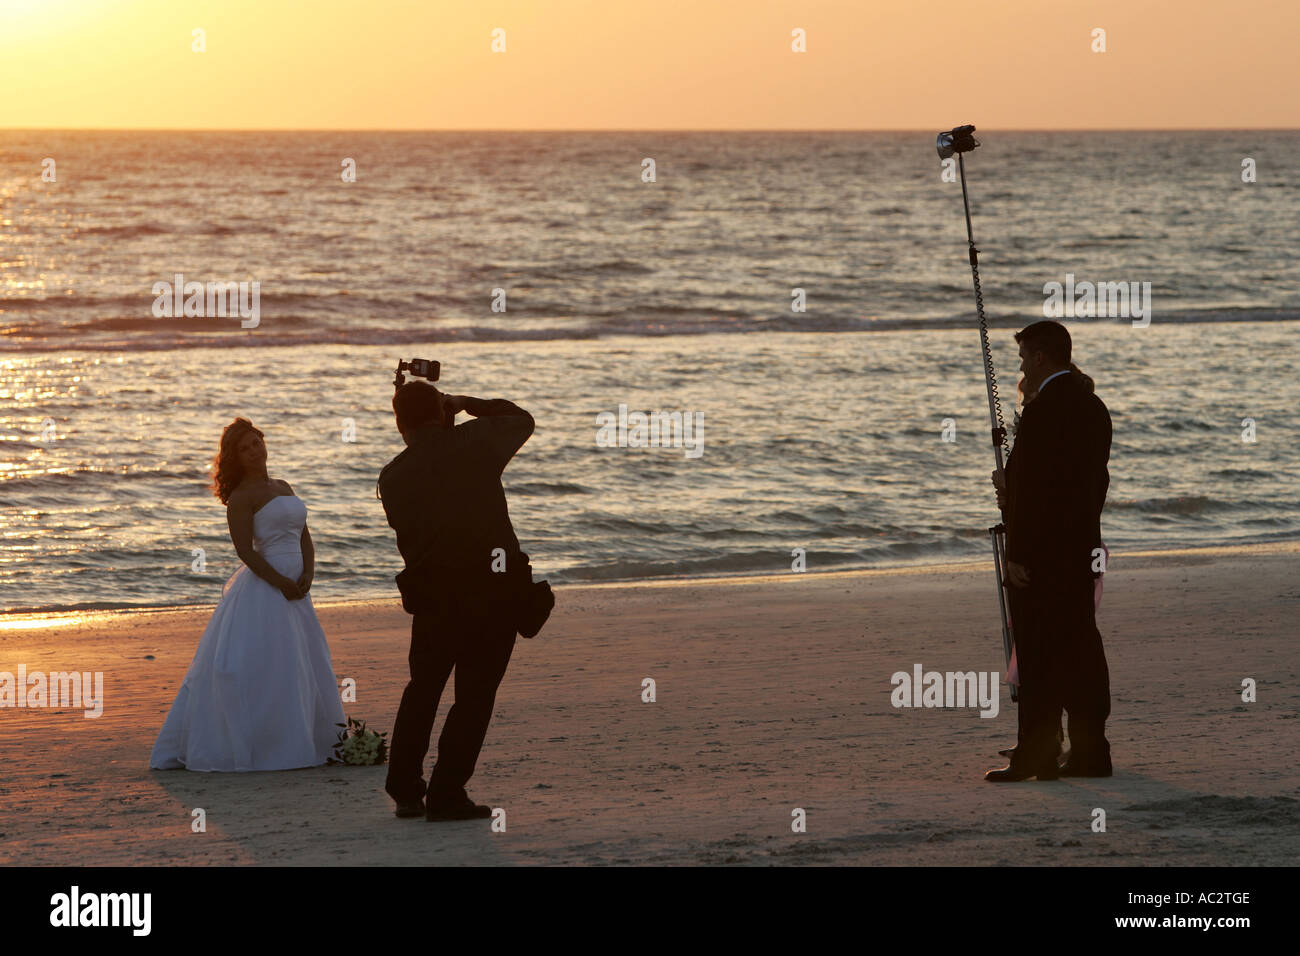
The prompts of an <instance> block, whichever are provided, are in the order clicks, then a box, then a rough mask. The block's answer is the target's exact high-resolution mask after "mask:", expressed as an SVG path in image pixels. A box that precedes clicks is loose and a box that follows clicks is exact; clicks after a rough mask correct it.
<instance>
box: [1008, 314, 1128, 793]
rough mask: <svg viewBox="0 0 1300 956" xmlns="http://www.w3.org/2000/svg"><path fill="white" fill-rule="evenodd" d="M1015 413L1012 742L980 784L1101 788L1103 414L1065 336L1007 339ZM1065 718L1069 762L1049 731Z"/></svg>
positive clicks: (1105, 684)
mask: <svg viewBox="0 0 1300 956" xmlns="http://www.w3.org/2000/svg"><path fill="white" fill-rule="evenodd" d="M1016 341H1017V342H1019V343H1020V370H1021V371H1022V372H1023V373H1024V376H1025V390H1026V392H1030V391H1031V390H1036V391H1037V393H1038V394H1037V395H1036V396H1035V398H1034V400H1033V401H1032V402H1029V403H1028V404H1027V405H1025V410H1024V414H1023V416H1022V417H1021V420H1020V426H1019V429H1018V430H1017V433H1016V444H1015V448H1014V449H1013V450H1012V453H1011V457H1010V459H1009V460H1008V461H1007V468H1006V483H1007V509H1006V511H1005V512H1004V513H1005V514H1006V522H1007V579H1008V581H1009V583H1010V584H1011V586H1012V587H1014V588H1017V589H1018V592H1017V598H1018V600H1017V602H1016V612H1015V616H1014V624H1015V634H1016V659H1017V661H1018V663H1019V668H1020V681H1021V683H1020V708H1019V720H1020V733H1019V741H1018V743H1017V746H1016V748H1015V750H1014V751H1013V752H1012V755H1011V764H1010V766H1008V767H1005V768H1003V769H1001V770H990V771H989V772H988V773H986V774H985V775H984V776H985V779H986V780H991V781H994V782H1014V781H1018V780H1028V779H1029V778H1031V777H1037V778H1038V779H1039V780H1054V779H1056V778H1057V777H1058V776H1066V777H1109V776H1110V775H1111V762H1110V744H1109V742H1108V741H1107V740H1106V718H1107V717H1109V716H1110V672H1109V670H1108V668H1107V666H1106V652H1105V651H1104V650H1103V649H1102V645H1101V634H1100V632H1099V631H1098V630H1097V620H1096V605H1095V603H1094V590H1095V583H1094V582H1095V579H1096V577H1097V574H1098V572H1099V571H1101V570H1104V569H1103V568H1102V567H1100V566H1099V563H1100V560H1101V555H1102V553H1103V552H1102V550H1101V547H1102V546H1101V511H1102V507H1103V506H1104V505H1105V502H1106V489H1107V487H1108V486H1109V484H1110V475H1109V473H1108V472H1107V470H1106V464H1107V461H1108V460H1109V458H1110V441H1111V424H1110V413H1109V412H1108V411H1107V410H1106V406H1105V405H1104V404H1103V403H1102V401H1101V399H1099V398H1097V397H1096V395H1094V394H1092V393H1091V392H1089V391H1088V389H1087V388H1086V386H1085V385H1084V384H1083V383H1082V376H1078V375H1072V374H1071V373H1070V352H1071V342H1070V333H1069V331H1068V330H1067V329H1066V328H1065V326H1064V325H1061V324H1060V323H1059V322H1050V321H1048V322H1035V323H1034V324H1032V325H1030V326H1028V327H1026V328H1024V329H1022V330H1021V331H1019V332H1017V333H1016ZM1062 708H1064V709H1065V711H1066V712H1067V713H1068V714H1069V718H1070V723H1069V733H1070V747H1071V750H1070V756H1069V759H1068V760H1067V761H1066V762H1065V764H1064V765H1062V766H1060V767H1059V768H1058V766H1057V761H1056V752H1057V732H1058V729H1059V728H1060V725H1061V710H1062Z"/></svg>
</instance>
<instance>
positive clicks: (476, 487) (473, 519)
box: [379, 399, 533, 582]
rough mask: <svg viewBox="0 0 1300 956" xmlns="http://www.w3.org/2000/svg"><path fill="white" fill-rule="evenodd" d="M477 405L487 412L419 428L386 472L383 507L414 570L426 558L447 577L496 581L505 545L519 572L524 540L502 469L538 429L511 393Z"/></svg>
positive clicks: (510, 564)
mask: <svg viewBox="0 0 1300 956" xmlns="http://www.w3.org/2000/svg"><path fill="white" fill-rule="evenodd" d="M478 410H479V411H480V412H482V415H481V417H478V418H474V419H471V420H470V421H467V422H465V423H464V424H462V425H457V426H455V427H454V428H443V427H441V426H438V425H425V426H423V427H421V428H417V429H416V430H415V431H414V432H413V433H412V434H411V435H410V436H409V439H410V440H409V442H408V444H407V448H406V450H405V451H403V452H402V453H401V454H399V455H398V456H397V457H396V458H394V459H393V460H392V461H390V462H389V463H388V464H387V465H386V466H385V467H384V470H383V471H381V472H380V473H379V494H380V497H381V498H382V499H383V503H384V513H385V514H386V515H387V516H388V523H389V525H391V526H392V528H393V530H394V531H396V532H397V548H398V550H399V551H401V553H402V557H403V558H404V559H405V560H406V566H407V567H408V568H412V567H414V566H415V565H416V564H417V563H419V562H421V559H424V561H425V562H426V564H425V565H424V567H426V568H431V573H433V574H435V575H438V576H439V577H442V578H450V579H453V580H464V581H467V582H468V581H473V580H480V581H481V580H489V577H488V576H489V575H492V564H493V554H494V551H495V550H496V549H498V548H500V549H501V550H502V551H504V555H505V561H506V563H507V568H508V569H511V570H513V564H514V562H515V560H516V558H517V556H518V555H519V554H520V549H519V539H518V538H516V537H515V531H514V527H513V526H512V525H511V523H510V513H509V510H508V509H507V507H506V496H505V491H504V489H503V488H502V487H501V473H502V472H503V471H504V470H505V467H506V465H507V464H508V463H509V461H510V459H511V458H513V457H514V454H515V452H517V451H518V450H519V449H520V447H522V446H523V444H524V442H526V441H527V440H528V438H529V436H530V435H532V433H533V416H532V415H530V414H528V413H527V412H526V411H524V410H523V409H522V408H520V407H519V406H518V405H516V404H514V403H513V402H508V401H506V400H505V399H493V400H492V401H489V402H484V403H482V404H481V406H480V407H479V409H478ZM494 577H499V578H503V577H504V575H494Z"/></svg>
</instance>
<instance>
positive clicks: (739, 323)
mask: <svg viewBox="0 0 1300 956" xmlns="http://www.w3.org/2000/svg"><path fill="white" fill-rule="evenodd" d="M73 298H74V297H69V299H73ZM328 300H333V301H332V302H331V303H330V311H331V312H332V313H333V314H334V316H336V317H341V314H342V313H344V312H354V313H357V318H358V321H356V322H354V323H353V324H349V323H348V322H344V321H339V320H338V318H336V320H335V322H334V323H331V322H329V321H328V320H322V318H321V317H319V316H312V315H310V314H303V313H310V312H311V311H313V310H314V309H313V307H318V306H319V305H320V304H321V303H322V302H323V301H328ZM38 301H39V302H40V306H39V308H41V309H54V308H57V307H58V305H59V304H60V302H61V301H62V300H60V299H57V298H56V299H47V300H38ZM95 301H96V302H99V303H101V304H102V303H111V302H113V301H114V300H112V299H109V298H104V299H97V300H95ZM128 301H129V303H130V306H131V307H132V309H133V310H140V309H141V303H142V301H144V300H142V299H130V300H128ZM148 301H152V300H151V299H150V300H148ZM261 302H262V317H261V324H260V325H259V326H258V327H257V328H256V329H243V328H241V326H240V322H239V320H238V318H237V317H227V318H225V319H222V318H203V319H184V318H171V319H155V318H153V317H152V315H145V316H139V315H136V316H121V315H119V316H116V317H108V318H99V319H90V320H86V321H83V322H77V323H65V324H54V323H49V322H16V323H13V324H10V325H6V326H4V327H3V328H0V353H3V352H19V351H31V350H33V349H40V348H41V347H42V345H43V343H46V342H48V343H50V346H49V347H54V343H57V347H58V348H61V349H66V348H70V347H76V348H79V349H84V350H86V351H114V352H116V351H157V350H166V349H173V348H179V347H187V348H228V347H235V346H237V347H245V346H248V345H250V344H256V345H258V346H271V347H275V346H294V345H307V344H310V345H403V344H407V343H411V342H426V343H432V344H436V343H439V342H480V341H482V342H526V341H556V340H589V339H595V338H603V337H607V336H614V335H628V336H643V337H663V336H692V335H712V334H718V333H725V334H745V333H761V332H792V333H800V334H802V333H810V332H811V333H816V332H896V331H901V330H905V329H918V330H944V329H951V330H961V331H967V330H969V329H971V328H972V327H973V326H974V320H973V318H972V317H971V316H970V315H969V314H965V313H954V314H951V315H945V316H930V317H923V318H899V319H888V318H878V317H872V316H859V315H849V314H842V315H825V314H821V315H815V314H812V313H806V314H800V315H785V314H784V313H782V314H778V315H775V316H765V315H754V314H752V313H747V312H744V311H743V310H727V309H714V310H701V309H698V308H693V307H687V306H654V307H649V308H642V309H628V310H624V311H621V312H616V313H613V312H605V311H592V312H590V313H585V314H577V315H568V316H563V315H561V314H560V313H559V310H558V309H556V310H552V311H550V312H549V313H548V312H546V311H545V310H539V311H542V314H543V315H550V316H552V317H554V318H555V322H556V323H557V324H545V323H539V322H538V320H537V319H536V318H535V317H533V316H531V315H530V316H526V317H525V319H524V324H523V325H519V326H516V325H512V324H511V318H510V317H507V316H502V317H500V318H498V319H495V320H492V321H491V324H471V325H442V324H439V322H438V320H437V319H436V318H433V317H428V316H418V315H413V316H412V321H410V322H409V323H408V324H406V325H402V326H375V325H362V324H360V321H359V320H362V319H364V318H365V317H366V316H367V315H370V314H375V313H391V312H392V311H393V303H392V302H381V301H379V300H377V299H374V298H372V297H370V296H368V295H354V294H349V293H347V292H342V291H340V292H332V293H329V295H328V296H314V295H311V294H288V295H285V296H279V297H275V296H265V295H264V296H262V299H261ZM15 303H26V300H21V299H19V300H12V299H11V300H5V301H3V302H0V311H4V310H8V309H14V308H16V310H17V311H18V312H20V313H21V312H22V311H31V310H33V309H32V305H31V304H29V303H26V304H21V305H18V306H15ZM556 305H559V303H556ZM291 309H293V310H295V311H289V310H291ZM277 310H278V311H280V314H276V312H277ZM412 311H416V310H414V309H413V310H412ZM1035 318H1036V317H1034V316H1026V315H1015V314H1009V315H992V316H990V317H989V320H988V323H989V327H990V328H994V329H1004V328H1008V329H1010V328H1019V327H1021V326H1023V325H1026V324H1028V323H1029V322H1031V321H1034V320H1035ZM584 320H585V322H584ZM1160 320H1161V322H1162V323H1166V324H1196V323H1214V322H1221V323H1229V322H1295V321H1300V309H1275V308H1269V309H1208V310H1204V311H1187V312H1171V313H1165V314H1162V315H1161V317H1160ZM1115 321H1117V322H1127V321H1128V320H1122V319H1121V320H1115ZM134 332H141V333H148V334H146V335H139V336H132V337H130V338H122V337H121V333H134ZM169 332H174V333H175V334H174V335H169V334H168V333H169ZM205 332H210V333H211V334H207V335H204V334H203V333H205ZM232 332H233V333H242V334H238V335H232V334H231V333H232ZM1167 427H1171V428H1174V429H1175V430H1198V431H1204V430H1208V429H1212V428H1214V427H1217V426H1211V425H1208V424H1206V423H1204V422H1178V421H1176V420H1175V421H1174V422H1172V423H1171V424H1170V425H1168V426H1167Z"/></svg>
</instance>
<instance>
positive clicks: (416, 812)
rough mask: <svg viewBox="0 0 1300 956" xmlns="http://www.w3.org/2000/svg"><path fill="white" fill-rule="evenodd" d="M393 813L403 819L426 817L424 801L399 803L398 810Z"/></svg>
mask: <svg viewBox="0 0 1300 956" xmlns="http://www.w3.org/2000/svg"><path fill="white" fill-rule="evenodd" d="M393 813H394V815H395V816H399V817H402V818H403V819H406V818H408V817H422V816H424V801H423V800H411V801H407V802H404V803H399V804H398V805H397V809H396V810H394V811H393Z"/></svg>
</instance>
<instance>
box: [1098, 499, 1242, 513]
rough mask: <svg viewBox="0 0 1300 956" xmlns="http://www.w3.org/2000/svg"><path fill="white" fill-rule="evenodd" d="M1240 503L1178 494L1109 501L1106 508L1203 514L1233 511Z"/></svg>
mask: <svg viewBox="0 0 1300 956" xmlns="http://www.w3.org/2000/svg"><path fill="white" fill-rule="evenodd" d="M1238 507H1240V505H1239V504H1238V503H1236V502H1232V501H1222V500H1220V499H1217V498H1207V497H1206V496H1204V495H1178V496H1176V497H1172V498H1140V499H1129V500H1127V501H1123V500H1121V501H1108V502H1107V503H1106V508H1107V509H1108V510H1114V511H1142V512H1146V513H1148V514H1160V515H1202V514H1214V513H1217V512H1223V511H1232V510H1234V509H1236V508H1238Z"/></svg>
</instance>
